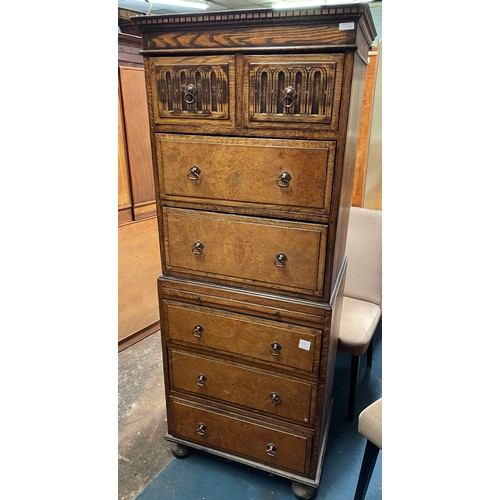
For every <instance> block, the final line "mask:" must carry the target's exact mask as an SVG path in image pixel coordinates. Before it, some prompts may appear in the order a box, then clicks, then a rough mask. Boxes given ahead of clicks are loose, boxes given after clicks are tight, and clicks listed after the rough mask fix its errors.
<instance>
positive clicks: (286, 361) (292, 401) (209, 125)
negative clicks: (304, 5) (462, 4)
mask: <svg viewBox="0 0 500 500" xmlns="http://www.w3.org/2000/svg"><path fill="white" fill-rule="evenodd" d="M133 22H134V24H135V25H136V27H137V28H138V29H139V30H140V32H141V34H142V40H143V51H142V53H143V56H144V62H145V74H146V88H147V98H148V110H149V120H150V131H151V143H152V151H153V164H154V173H155V186H156V201H157V213H158V221H159V222H158V223H159V234H160V242H159V243H160V248H161V259H162V275H161V276H160V277H159V278H158V292H159V304H160V315H161V331H162V347H163V356H164V373H165V388H166V401H167V422H168V434H167V436H166V438H167V439H168V440H170V441H172V442H174V443H175V446H176V448H174V454H176V456H178V457H181V456H184V455H186V454H187V453H189V450H190V449H191V448H197V449H203V450H206V451H209V452H211V453H214V454H216V455H219V456H223V457H226V458H229V459H232V460H235V461H238V462H241V463H244V464H247V465H250V466H253V467H256V468H260V469H262V470H265V471H268V472H272V473H274V474H277V475H281V476H283V477H286V478H289V479H291V480H292V487H293V489H294V492H295V494H296V495H297V496H299V497H300V496H303V497H304V498H311V497H312V495H314V493H315V489H316V488H317V487H318V485H319V482H320V476H321V470H322V463H323V458H324V454H325V448H326V443H327V438H328V432H329V426H330V417H331V413H332V405H333V398H332V381H333V373H334V365H335V358H336V352H337V339H338V328H339V320H340V314H341V309H342V295H343V283H344V277H345V271H346V266H347V259H346V258H345V255H344V253H345V239H346V232H347V223H348V219H349V208H350V202H351V190H352V182H353V175H354V165H355V156H356V146H357V137H358V129H359V123H360V116H361V104H362V94H363V86H364V77H365V68H366V64H367V55H368V49H369V46H370V44H371V43H372V41H373V39H374V37H375V30H374V26H373V21H372V18H371V15H370V11H369V8H368V7H367V6H366V5H360V4H357V5H355V6H352V5H351V6H338V7H330V8H323V9H313V10H290V11H272V10H267V9H262V10H246V11H226V12H211V13H204V14H185V15H162V16H140V17H135V18H133Z"/></svg>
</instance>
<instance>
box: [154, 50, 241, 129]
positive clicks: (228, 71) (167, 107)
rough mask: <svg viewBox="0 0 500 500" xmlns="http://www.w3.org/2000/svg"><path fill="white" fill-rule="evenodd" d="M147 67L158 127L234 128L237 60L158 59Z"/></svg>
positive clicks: (218, 57) (229, 58)
mask: <svg viewBox="0 0 500 500" xmlns="http://www.w3.org/2000/svg"><path fill="white" fill-rule="evenodd" d="M146 63H147V65H148V70H147V71H146V75H147V77H148V78H149V79H150V82H149V87H150V89H151V94H152V96H151V97H152V99H151V102H152V105H153V116H154V121H155V123H157V124H175V123H179V124H182V123H184V124H186V123H190V124H203V123H207V121H208V122H209V123H210V122H216V123H218V124H222V125H234V89H235V76H234V56H227V55H225V56H203V57H195V56H187V57H173V56H172V57H155V58H152V59H148V61H147V62H146Z"/></svg>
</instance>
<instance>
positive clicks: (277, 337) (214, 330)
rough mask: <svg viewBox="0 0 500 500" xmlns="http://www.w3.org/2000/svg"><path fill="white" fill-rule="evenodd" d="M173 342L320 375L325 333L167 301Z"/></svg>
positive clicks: (166, 309) (166, 315) (165, 307)
mask: <svg viewBox="0 0 500 500" xmlns="http://www.w3.org/2000/svg"><path fill="white" fill-rule="evenodd" d="M163 311H164V313H165V319H166V332H167V337H168V338H169V339H170V340H176V341H179V342H185V343H188V344H191V345H193V346H198V347H206V348H209V349H216V350H219V351H222V352H226V353H230V354H237V355H239V356H244V357H246V358H249V359H251V360H258V361H264V362H266V363H269V364H270V365H277V366H281V367H285V368H291V369H293V370H302V371H304V372H307V373H311V374H314V375H317V373H318V365H319V356H320V348H321V330H315V329H313V328H306V327H303V326H298V325H291V324H288V323H279V322H277V321H269V320H265V319H261V318H256V317H253V316H246V315H243V314H236V313H231V312H228V311H222V310H219V309H211V308H208V307H200V306H195V305H190V304H183V303H181V302H177V301H171V300H164V301H163Z"/></svg>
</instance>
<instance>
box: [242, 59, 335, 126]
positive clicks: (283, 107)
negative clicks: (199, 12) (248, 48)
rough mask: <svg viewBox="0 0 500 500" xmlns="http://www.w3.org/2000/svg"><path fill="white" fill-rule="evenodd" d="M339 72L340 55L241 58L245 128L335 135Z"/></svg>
mask: <svg viewBox="0 0 500 500" xmlns="http://www.w3.org/2000/svg"><path fill="white" fill-rule="evenodd" d="M343 72H344V55H343V54H302V55H301V54H293V55H291V54H288V55H283V54H279V55H267V56H264V55H258V56H257V55H256V56H245V57H244V86H243V92H244V99H243V103H244V107H245V108H244V115H243V118H244V125H245V126H246V127H250V128H276V127H278V128H284V127H287V128H299V127H303V126H304V124H307V126H308V128H309V129H311V130H312V129H314V128H320V129H321V128H323V129H324V128H327V129H330V130H334V131H336V130H337V129H338V123H339V116H340V98H341V93H342V78H343Z"/></svg>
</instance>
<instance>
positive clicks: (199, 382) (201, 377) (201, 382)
mask: <svg viewBox="0 0 500 500" xmlns="http://www.w3.org/2000/svg"><path fill="white" fill-rule="evenodd" d="M206 380H207V377H206V375H204V374H203V373H200V374H199V375H198V380H197V381H196V385H199V386H200V387H205V381H206Z"/></svg>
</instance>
